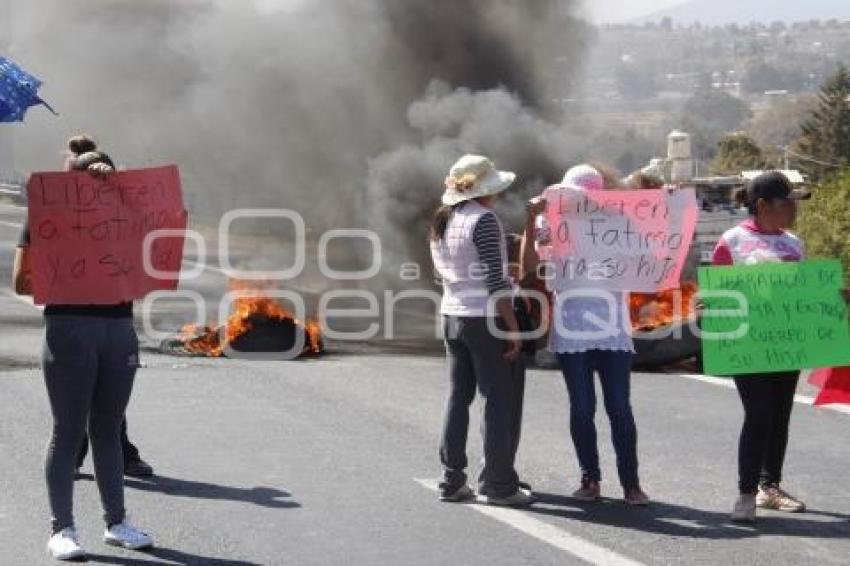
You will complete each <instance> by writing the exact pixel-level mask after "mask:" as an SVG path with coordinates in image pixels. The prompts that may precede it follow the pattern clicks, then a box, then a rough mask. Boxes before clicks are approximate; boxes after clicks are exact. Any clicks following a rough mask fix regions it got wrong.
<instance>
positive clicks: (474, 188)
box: [443, 155, 516, 206]
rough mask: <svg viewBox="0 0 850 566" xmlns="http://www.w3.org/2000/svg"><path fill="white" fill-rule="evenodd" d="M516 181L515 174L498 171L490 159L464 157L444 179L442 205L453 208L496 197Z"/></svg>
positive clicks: (475, 156) (474, 156)
mask: <svg viewBox="0 0 850 566" xmlns="http://www.w3.org/2000/svg"><path fill="white" fill-rule="evenodd" d="M514 181H516V173H512V172H510V171H499V170H498V169H496V165H495V164H494V163H493V161H491V160H490V159H488V158H486V157H482V156H480V155H464V156H463V157H461V158H460V159H459V160H458V162H457V163H455V164H454V165H453V166H452V168H451V171H449V176H448V177H446V191H445V192H444V193H443V204H444V205H446V206H454V205H456V204H460V203H462V202H465V201H468V200H472V199H476V198H481V197H488V196H493V195H497V194H499V193H501V192H503V191H505V190H506V189H507V188H508V187H510V186H511V185H513V184H514Z"/></svg>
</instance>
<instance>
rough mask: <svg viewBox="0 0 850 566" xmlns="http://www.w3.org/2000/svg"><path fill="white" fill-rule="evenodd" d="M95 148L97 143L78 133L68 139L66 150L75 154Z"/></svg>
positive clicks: (94, 149)
mask: <svg viewBox="0 0 850 566" xmlns="http://www.w3.org/2000/svg"><path fill="white" fill-rule="evenodd" d="M96 150H97V143H96V142H95V141H94V140H93V139H92V138H91V137H90V136H87V135H85V134H80V135H77V136H74V137H72V138H71V139H69V140H68V151H70V152H71V153H72V154H74V155H75V156H78V155H82V154H84V153H88V152H90V151H96Z"/></svg>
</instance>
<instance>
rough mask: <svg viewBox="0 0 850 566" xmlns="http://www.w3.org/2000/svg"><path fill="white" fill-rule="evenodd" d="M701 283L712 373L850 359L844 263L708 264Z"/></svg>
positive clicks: (827, 363) (837, 363) (706, 347)
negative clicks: (714, 265) (844, 288)
mask: <svg viewBox="0 0 850 566" xmlns="http://www.w3.org/2000/svg"><path fill="white" fill-rule="evenodd" d="M699 285H700V294H701V296H702V297H703V302H704V303H705V311H704V313H703V317H702V322H701V329H702V345H703V363H704V367H705V372H706V373H708V374H711V375H739V374H751V373H768V372H778V371H792V370H799V369H813V368H822V367H836V366H847V365H850V326H848V320H847V304H846V303H845V302H844V299H843V297H842V296H841V293H840V292H839V291H840V289H842V288H843V287H844V278H843V270H842V268H841V263H840V262H838V261H820V260H818V261H808V262H803V263H768V264H761V265H752V266H731V267H704V268H701V269H700V272H699Z"/></svg>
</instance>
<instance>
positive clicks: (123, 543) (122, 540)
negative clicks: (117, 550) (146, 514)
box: [103, 519, 153, 550]
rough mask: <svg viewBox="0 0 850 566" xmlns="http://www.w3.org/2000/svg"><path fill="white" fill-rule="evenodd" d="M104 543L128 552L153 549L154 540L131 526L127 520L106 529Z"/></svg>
mask: <svg viewBox="0 0 850 566" xmlns="http://www.w3.org/2000/svg"><path fill="white" fill-rule="evenodd" d="M103 542H105V543H106V544H109V545H112V546H120V547H121V548H126V549H128V550H141V549H143V548H151V547H153V538H151V536H150V535H148V534H146V533H143V532H142V531H140V530H139V529H137V528H136V527H134V526H133V525H131V524H130V523H129V521H127V519H124V520H123V521H122V522H120V523H118V524H117V525H112V526H111V527H109V528H108V529H106V532H105V533H104V534H103Z"/></svg>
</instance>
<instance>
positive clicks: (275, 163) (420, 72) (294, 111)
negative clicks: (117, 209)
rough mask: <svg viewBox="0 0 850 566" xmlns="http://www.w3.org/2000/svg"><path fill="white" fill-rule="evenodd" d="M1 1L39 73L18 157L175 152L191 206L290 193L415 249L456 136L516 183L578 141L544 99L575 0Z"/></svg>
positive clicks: (318, 215) (547, 169) (305, 207)
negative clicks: (83, 137)
mask: <svg viewBox="0 0 850 566" xmlns="http://www.w3.org/2000/svg"><path fill="white" fill-rule="evenodd" d="M271 4H273V3H272V2H269V1H265V2H263V5H264V6H266V7H265V8H261V7H259V5H258V4H255V3H254V2H252V1H249V0H240V1H233V0H183V1H181V2H174V1H165V0H145V1H144V2H130V1H120V0H78V1H74V2H67V1H64V0H40V1H38V2H32V1H28V0H27V1H25V0H14V1H13V7H12V21H13V41H12V44H11V49H10V50H11V55H12V56H13V57H15V58H16V59H18V60H19V61H20V62H21V63H22V64H24V65H25V66H27V67H28V68H30V69H31V70H33V71H34V72H36V73H37V74H38V75H39V76H40V77H42V78H43V79H44V80H45V83H46V84H45V87H44V90H43V91H42V92H43V94H44V95H45V97H46V98H47V99H49V100H50V102H51V103H52V104H53V105H54V106H55V107H56V108H57V109H58V110H59V112H60V114H61V117H60V118H58V119H56V118H53V117H51V116H49V115H47V114H46V113H34V114H31V117H30V118H28V123H27V125H26V128H24V129H21V130H20V131H19V133H18V134H17V164H18V167H19V168H21V169H24V170H44V169H55V168H56V167H58V166H59V165H60V164H61V157H60V152H61V150H62V148H63V147H64V141H65V139H67V138H68V137H69V136H70V135H72V134H74V133H77V132H80V131H84V132H90V133H92V134H94V135H95V136H96V137H97V138H98V139H99V140H100V142H101V145H102V147H103V148H104V149H106V150H107V151H109V152H110V153H112V154H113V156H114V157H115V158H116V160H117V161H119V162H120V163H122V164H124V165H126V166H128V167H140V166H146V165H150V164H155V163H170V162H176V163H178V164H180V166H181V170H182V172H183V176H184V184H185V190H186V193H187V201H188V203H189V205H190V207H191V208H192V211H193V213H194V214H195V217H196V218H199V219H208V220H210V221H213V220H214V219H216V218H218V217H219V216H220V215H221V214H222V213H224V212H226V211H227V210H230V209H232V208H236V207H239V208H255V207H275V208H291V209H294V210H298V211H299V212H301V213H302V214H304V216H305V219H306V221H307V224H308V226H310V227H311V230H312V233H313V234H314V235H318V233H320V232H321V231H323V230H325V229H327V228H338V227H372V228H375V229H377V230H378V231H379V232H380V234H381V236H382V239H383V241H384V242H385V243H386V245H387V247H388V248H389V250H390V251H391V252H392V254H394V255H393V257H394V258H395V259H396V260H397V262H400V261H402V260H405V259H423V256H422V251H423V248H424V246H423V242H424V237H425V222H426V218H427V216H428V214H430V212H431V209H432V208H433V207H434V206H435V205H436V203H437V201H438V199H439V195H440V192H441V183H442V178H443V176H444V174H445V171H446V169H447V168H448V166H449V165H450V164H451V162H452V161H454V160H455V159H456V158H457V157H458V155H459V154H460V153H463V152H481V153H486V154H488V155H491V156H492V157H493V158H494V159H495V160H496V161H497V162H498V164H499V165H500V166H502V167H505V168H511V169H514V170H516V171H517V172H519V173H520V174H521V176H522V178H523V179H524V180H525V184H524V185H523V186H524V187H525V190H524V191H523V190H520V191H518V192H517V193H515V198H516V199H519V198H520V196H521V195H523V196H524V194H525V193H527V192H530V191H531V190H534V189H536V187H538V186H540V185H541V184H543V183H545V182H548V181H551V180H553V178H554V177H555V176H556V175H558V174H559V173H560V171H561V170H562V169H563V168H564V167H565V166H566V165H568V164H569V163H570V162H571V160H573V159H574V158H575V157H576V155H577V153H578V151H579V149H578V148H580V144H581V139H580V137H579V136H576V135H573V134H572V133H570V127H569V120H567V119H565V118H564V117H563V116H561V115H560V113H559V110H558V107H557V105H555V104H553V103H552V101H553V100H554V99H555V98H558V97H564V96H566V95H567V93H568V92H569V89H570V88H571V87H572V86H573V84H572V83H573V81H574V80H575V79H574V77H576V76H578V69H579V66H580V65H579V62H580V60H581V57H582V55H583V52H584V51H583V47H584V44H585V43H586V41H587V39H588V36H589V31H588V28H587V26H586V25H585V24H583V23H581V22H579V21H578V20H576V19H574V18H573V17H572V11H573V7H574V2H573V1H571V0H563V1H558V0H535V1H533V2H532V1H527V0H431V1H427V0H322V1H317V2H312V1H309V0H281V2H278V6H277V7H276V8H275V9H269V8H268V6H269V5H271Z"/></svg>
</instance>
